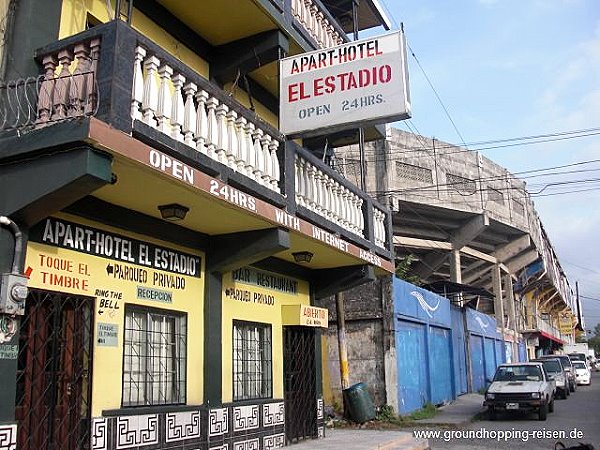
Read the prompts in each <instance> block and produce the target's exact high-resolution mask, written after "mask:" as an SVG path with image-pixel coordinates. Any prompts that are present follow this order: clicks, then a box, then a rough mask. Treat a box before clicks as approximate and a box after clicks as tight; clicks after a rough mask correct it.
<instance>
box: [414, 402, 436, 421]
mask: <svg viewBox="0 0 600 450" xmlns="http://www.w3.org/2000/svg"><path fill="white" fill-rule="evenodd" d="M436 414H437V408H436V407H435V405H433V404H432V403H430V402H427V403H425V406H423V407H422V408H421V409H418V410H416V411H413V412H412V413H410V415H409V416H408V417H409V418H410V419H412V420H419V419H431V418H432V417H433V416H435V415H436Z"/></svg>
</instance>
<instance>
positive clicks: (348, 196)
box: [294, 154, 385, 239]
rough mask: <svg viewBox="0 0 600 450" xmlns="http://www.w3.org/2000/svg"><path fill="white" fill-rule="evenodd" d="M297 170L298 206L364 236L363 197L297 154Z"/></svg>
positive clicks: (295, 177)
mask: <svg viewBox="0 0 600 450" xmlns="http://www.w3.org/2000/svg"><path fill="white" fill-rule="evenodd" d="M294 167H295V174H294V179H295V181H296V203H298V205H300V206H303V207H305V208H308V209H310V210H311V211H313V212H314V213H315V214H318V215H320V216H322V217H324V218H326V219H327V220H330V221H332V222H334V223H336V224H337V225H339V226H340V227H342V228H344V229H345V230H348V231H350V232H351V233H354V234H356V235H359V236H364V223H365V222H364V217H363V212H362V205H363V199H362V198H360V197H359V196H358V195H356V194H355V193H353V192H352V191H350V190H349V189H348V188H346V187H345V186H342V185H341V184H340V183H338V182H337V181H335V179H333V178H332V177H330V176H329V175H328V174H326V173H325V172H323V171H322V170H321V169H319V168H318V167H317V166H315V165H313V164H311V163H310V162H309V161H307V160H306V159H304V158H302V157H301V156H299V155H298V154H296V159H295V161H294ZM381 214H383V213H381ZM384 217H385V215H384ZM384 239H385V238H384Z"/></svg>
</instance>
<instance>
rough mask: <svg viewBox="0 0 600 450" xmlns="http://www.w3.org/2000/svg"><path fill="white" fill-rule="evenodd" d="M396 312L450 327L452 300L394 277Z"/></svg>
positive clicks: (432, 323)
mask: <svg viewBox="0 0 600 450" xmlns="http://www.w3.org/2000/svg"><path fill="white" fill-rule="evenodd" d="M394 313H395V314H399V315H400V316H405V317H409V318H411V319H417V320H418V321H422V322H426V323H429V324H431V325H438V326H441V327H444V328H450V301H449V300H448V299H447V298H444V297H442V296H440V295H437V294H434V293H433V292H430V291H427V290H425V289H422V288H420V287H417V286H415V285H414V284H410V283H407V282H406V281H403V280H401V279H399V278H394Z"/></svg>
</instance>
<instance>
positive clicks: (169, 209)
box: [158, 203, 190, 222]
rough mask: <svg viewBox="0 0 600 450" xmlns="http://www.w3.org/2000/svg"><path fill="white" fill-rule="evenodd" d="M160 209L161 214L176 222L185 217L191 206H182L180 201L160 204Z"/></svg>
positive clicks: (166, 218)
mask: <svg viewBox="0 0 600 450" xmlns="http://www.w3.org/2000/svg"><path fill="white" fill-rule="evenodd" d="M158 210H159V211H160V215H161V216H162V218H163V219H165V220H170V221H173V222H174V221H177V220H183V219H185V215H186V214H187V212H188V211H189V210H190V208H187V207H185V206H182V205H180V204H178V203H169V204H168V205H159V206H158Z"/></svg>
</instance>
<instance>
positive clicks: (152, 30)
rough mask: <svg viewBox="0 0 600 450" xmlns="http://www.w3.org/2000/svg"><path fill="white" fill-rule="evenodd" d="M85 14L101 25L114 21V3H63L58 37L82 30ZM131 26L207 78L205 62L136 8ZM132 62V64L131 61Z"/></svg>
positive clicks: (89, 0)
mask: <svg viewBox="0 0 600 450" xmlns="http://www.w3.org/2000/svg"><path fill="white" fill-rule="evenodd" d="M123 4H125V2H123ZM88 14H89V15H91V16H93V17H94V18H96V19H97V20H98V21H100V22H102V23H105V22H108V21H110V20H112V19H113V18H114V14H115V2H114V0H112V1H111V2H110V8H107V2H106V1H104V0H64V1H63V9H62V14H61V22H60V32H59V38H60V39H62V38H65V37H68V36H72V35H74V34H76V33H79V32H81V31H83V30H85V23H86V18H87V15H88ZM132 26H133V28H134V29H136V30H137V31H139V32H140V33H142V34H143V35H144V36H146V37H148V38H149V39H151V40H152V41H153V42H155V43H156V44H157V45H159V46H160V47H162V48H164V49H165V50H166V51H167V52H169V53H170V54H171V55H173V56H174V57H176V58H177V59H179V60H180V61H183V62H184V63H185V64H186V65H187V66H189V67H191V68H192V69H194V70H195V71H196V72H198V73H199V74H200V75H202V76H203V77H204V78H208V63H207V62H206V61H205V60H204V59H202V58H200V57H199V56H198V55H196V54H195V53H194V52H192V51H191V50H190V49H188V48H187V47H186V46H184V45H182V44H181V43H180V42H179V41H177V40H176V39H174V38H173V37H171V36H170V35H169V34H168V33H167V32H165V31H164V30H163V29H162V28H160V27H159V26H158V25H157V24H156V23H154V22H152V21H151V20H150V19H148V18H147V17H146V16H144V15H143V14H142V13H140V12H139V11H138V10H136V9H134V12H133V20H132ZM131 63H132V64H133V61H132V62H131Z"/></svg>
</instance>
